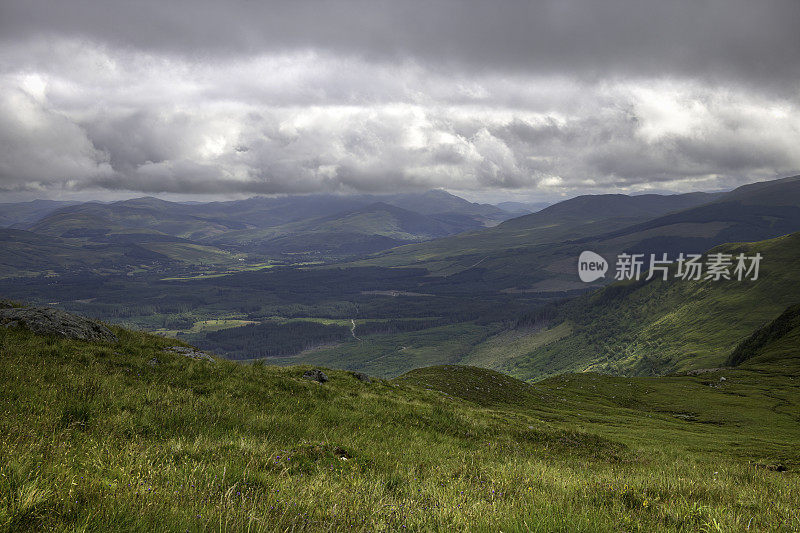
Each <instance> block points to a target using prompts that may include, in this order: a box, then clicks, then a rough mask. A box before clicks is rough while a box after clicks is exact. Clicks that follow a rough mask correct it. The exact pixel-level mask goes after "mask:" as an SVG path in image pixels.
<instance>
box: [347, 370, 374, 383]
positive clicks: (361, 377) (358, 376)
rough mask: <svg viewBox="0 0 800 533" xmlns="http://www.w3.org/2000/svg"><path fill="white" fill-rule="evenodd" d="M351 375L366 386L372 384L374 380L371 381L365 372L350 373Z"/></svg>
mask: <svg viewBox="0 0 800 533" xmlns="http://www.w3.org/2000/svg"><path fill="white" fill-rule="evenodd" d="M350 375H351V376H353V377H354V378H356V379H357V380H358V381H361V382H363V383H366V384H370V383H372V380H371V379H369V376H368V375H366V374H364V373H363V372H350Z"/></svg>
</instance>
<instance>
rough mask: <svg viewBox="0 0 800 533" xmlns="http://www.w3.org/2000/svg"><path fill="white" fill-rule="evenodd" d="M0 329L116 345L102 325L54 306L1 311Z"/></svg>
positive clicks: (112, 337) (111, 335)
mask: <svg viewBox="0 0 800 533" xmlns="http://www.w3.org/2000/svg"><path fill="white" fill-rule="evenodd" d="M0 326H3V327H6V328H23V329H28V330H30V331H32V332H34V333H36V334H38V335H55V336H57V337H65V338H67V339H77V340H81V341H91V342H117V336H116V335H114V334H113V333H111V330H110V329H108V328H107V327H105V326H104V325H103V324H100V323H98V322H95V321H93V320H89V319H88V318H84V317H82V316H77V315H73V314H70V313H67V312H66V311H62V310H60V309H54V308H52V307H16V308H6V309H2V308H0Z"/></svg>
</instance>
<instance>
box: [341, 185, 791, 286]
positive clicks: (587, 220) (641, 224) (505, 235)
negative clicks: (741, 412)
mask: <svg viewBox="0 0 800 533" xmlns="http://www.w3.org/2000/svg"><path fill="white" fill-rule="evenodd" d="M795 231H800V176H795V177H790V178H784V179H780V180H772V181H767V182H763V183H757V184H752V185H747V186H744V187H740V188H738V189H735V190H733V191H731V192H729V193H725V194H718V195H707V194H698V193H692V194H685V195H672V196H659V195H643V196H625V195H596V196H579V197H577V198H572V199H570V200H566V201H564V202H561V203H558V204H555V205H552V206H550V207H548V208H546V209H543V210H542V211H539V212H537V213H534V214H531V215H526V216H523V217H519V218H515V219H511V220H508V221H506V222H504V223H502V224H500V225H499V226H497V227H494V228H490V229H486V230H481V231H477V232H472V233H465V234H461V235H456V236H452V237H447V238H443V239H437V240H435V241H432V242H426V243H420V244H412V245H407V246H402V247H398V248H395V249H391V250H387V251H385V252H381V253H378V254H375V255H373V256H371V257H370V258H368V259H365V260H362V261H359V262H358V263H357V264H359V265H380V266H386V267H396V266H415V267H422V268H426V269H427V270H429V271H430V272H432V273H435V274H438V275H453V274H460V275H464V274H466V273H467V272H469V273H470V274H471V275H473V276H480V277H481V278H482V279H483V280H484V281H485V282H486V283H492V284H493V285H497V286H500V287H501V288H502V289H503V290H506V291H509V292H512V293H518V292H533V293H547V292H559V291H569V290H577V289H582V288H585V285H584V284H582V283H581V282H580V281H579V280H578V279H577V278H576V276H575V261H576V259H577V257H578V255H579V254H580V253H581V252H582V251H583V250H587V249H588V250H592V251H595V252H597V253H600V254H602V255H605V256H607V257H614V256H616V255H617V254H618V253H621V252H623V251H625V252H628V253H665V252H666V253H670V254H677V253H679V252H684V253H699V252H703V251H705V250H708V249H709V248H711V247H713V246H717V245H720V244H723V243H726V242H742V241H747V242H752V241H759V240H764V239H770V238H774V237H778V236H780V235H785V234H787V233H791V232H795ZM597 283H598V284H601V283H603V282H602V281H598V282H597Z"/></svg>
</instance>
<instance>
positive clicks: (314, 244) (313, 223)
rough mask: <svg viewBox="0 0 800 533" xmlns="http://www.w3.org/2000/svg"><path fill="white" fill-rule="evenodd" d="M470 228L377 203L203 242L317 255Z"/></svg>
mask: <svg viewBox="0 0 800 533" xmlns="http://www.w3.org/2000/svg"><path fill="white" fill-rule="evenodd" d="M475 226H476V222H475V221H474V220H473V219H472V218H470V217H468V216H466V215H454V214H448V215H430V216H429V215H423V214H420V213H418V212H413V211H409V210H407V209H403V208H400V207H395V206H393V205H390V204H387V203H384V202H376V203H373V204H369V205H367V206H364V207H361V208H358V209H354V210H350V211H345V212H343V213H336V214H334V215H328V216H324V217H319V218H312V219H307V220H302V221H298V222H292V223H289V224H284V225H281V226H275V227H272V228H268V229H252V230H243V231H235V232H229V233H226V234H223V235H221V236H219V237H215V238H211V239H207V241H208V242H209V243H212V244H214V245H218V246H225V247H227V248H232V249H242V250H248V251H252V252H256V253H261V254H265V255H280V254H285V253H295V254H296V253H316V254H323V255H325V256H331V255H333V256H337V255H338V256H352V255H363V254H366V253H371V252H375V251H379V250H383V249H386V248H391V247H394V246H399V245H402V244H407V243H410V242H420V241H425V240H431V239H435V238H437V237H443V236H445V235H451V234H453V233H458V232H460V231H464V230H465V229H471V228H474V227H475Z"/></svg>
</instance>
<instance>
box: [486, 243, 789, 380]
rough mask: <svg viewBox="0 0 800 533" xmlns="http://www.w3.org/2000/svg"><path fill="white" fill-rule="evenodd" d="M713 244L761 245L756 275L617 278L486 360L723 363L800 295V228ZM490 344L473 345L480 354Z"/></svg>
mask: <svg viewBox="0 0 800 533" xmlns="http://www.w3.org/2000/svg"><path fill="white" fill-rule="evenodd" d="M712 252H713V253H716V252H723V253H730V254H738V253H741V252H744V253H745V254H746V255H748V256H752V255H753V254H755V253H761V255H762V256H763V259H762V262H761V269H760V274H759V278H758V280H756V281H752V280H743V281H737V280H735V279H732V280H729V281H726V280H720V281H713V280H701V281H684V280H680V279H674V277H670V279H669V280H668V281H662V280H660V279H654V280H651V281H649V282H648V281H645V280H644V279H643V280H641V281H639V282H633V281H632V282H619V283H616V284H613V285H611V286H609V287H606V288H604V289H602V290H600V291H597V292H595V293H593V294H590V295H588V296H583V297H580V298H578V299H576V300H573V301H570V302H568V303H566V304H564V305H562V306H561V307H560V309H559V311H558V318H557V319H555V320H554V321H553V322H552V323H551V324H550V326H549V327H548V328H546V329H544V330H541V331H534V332H530V333H528V334H527V335H525V343H526V344H523V345H522V346H521V348H520V350H519V351H518V352H517V353H516V354H512V355H506V356H505V357H503V358H497V359H495V360H492V359H491V358H484V359H483V361H484V362H485V363H488V364H487V366H489V367H493V368H498V369H502V370H506V371H508V372H510V373H512V374H513V375H516V376H520V377H523V378H526V379H527V378H539V377H542V376H545V375H551V374H557V373H561V372H567V371H570V372H572V371H577V372H584V371H599V372H611V373H625V374H639V375H651V374H663V373H666V372H671V371H681V370H689V369H693V368H709V367H718V366H721V365H723V364H724V363H725V362H726V359H727V357H728V356H729V354H730V353H731V352H732V350H733V349H734V348H735V347H736V346H737V344H738V343H739V342H740V341H742V340H743V339H745V338H746V337H748V336H749V335H751V334H752V333H753V332H754V331H755V330H756V329H757V328H759V327H761V326H762V325H764V324H765V323H766V322H769V321H771V320H773V319H775V318H776V317H778V316H779V315H780V314H781V313H782V312H783V311H784V310H785V309H786V308H787V306H790V305H793V304H796V303H798V302H800V270H798V269H797V264H798V262H800V233H794V234H792V235H787V236H784V237H780V238H777V239H772V240H768V241H762V242H757V243H739V244H728V245H723V246H720V247H718V248H715V249H713V250H711V251H710V253H712ZM565 323H566V324H569V328H570V332H569V334H566V335H554V334H553V331H554V329H553V328H556V329H558V328H561V329H562V330H563V328H564V327H565V326H564V325H563V324H565ZM491 341H492V340H491V339H490V340H489V341H488V342H491ZM525 346H530V347H531V348H530V349H529V350H526V349H525ZM486 351H487V347H485V346H481V345H479V346H478V348H476V353H477V354H481V353H483V352H486Z"/></svg>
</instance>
